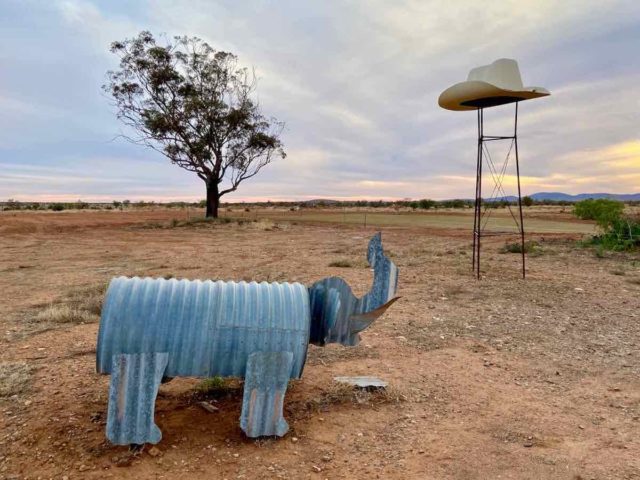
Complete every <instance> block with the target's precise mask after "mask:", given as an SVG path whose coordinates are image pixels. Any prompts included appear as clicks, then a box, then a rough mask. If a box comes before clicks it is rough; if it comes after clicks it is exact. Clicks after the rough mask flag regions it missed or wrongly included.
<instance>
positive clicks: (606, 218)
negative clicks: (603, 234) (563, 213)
mask: <svg viewBox="0 0 640 480" xmlns="http://www.w3.org/2000/svg"><path fill="white" fill-rule="evenodd" d="M623 211H624V203H622V202H619V201H617V200H610V199H608V198H599V199H597V200H594V199H593V198H589V199H587V200H582V201H581V202H578V203H576V204H575V206H574V207H573V213H574V214H575V216H576V217H578V218H581V219H583V220H595V221H596V223H597V224H598V226H599V227H600V228H602V229H605V230H606V229H608V228H609V227H611V226H612V225H613V223H614V222H616V221H617V220H619V219H620V218H621V217H622V212H623Z"/></svg>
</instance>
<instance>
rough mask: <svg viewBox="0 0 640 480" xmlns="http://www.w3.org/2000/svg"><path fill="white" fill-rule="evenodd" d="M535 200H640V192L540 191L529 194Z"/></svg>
mask: <svg viewBox="0 0 640 480" xmlns="http://www.w3.org/2000/svg"><path fill="white" fill-rule="evenodd" d="M529 196H530V197H531V198H533V199H534V200H555V201H565V202H579V201H580V200H586V199H587V198H594V199H597V198H610V199H612V200H620V201H622V202H630V201H640V193H621V194H617V193H579V194H577V195H569V194H568V193H562V192H539V193H534V194H533V195H529Z"/></svg>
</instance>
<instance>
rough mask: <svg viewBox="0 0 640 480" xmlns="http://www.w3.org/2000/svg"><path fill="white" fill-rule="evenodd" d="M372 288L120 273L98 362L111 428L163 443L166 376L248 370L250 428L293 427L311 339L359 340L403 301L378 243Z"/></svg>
mask: <svg viewBox="0 0 640 480" xmlns="http://www.w3.org/2000/svg"><path fill="white" fill-rule="evenodd" d="M367 256H368V259H369V262H370V264H371V265H372V267H373V268H374V282H373V286H372V289H371V291H370V292H369V293H368V294H367V295H365V296H364V297H362V298H361V299H358V298H356V297H355V296H354V295H353V293H352V291H351V288H350V287H349V285H348V284H347V283H346V282H345V281H344V280H342V279H340V278H337V277H331V278H327V279H324V280H321V281H319V282H316V283H315V284H314V285H312V286H311V287H310V288H309V289H307V288H306V287H305V286H304V285H301V284H299V283H266V282H262V283H256V282H251V283H246V282H239V283H236V282H222V281H217V282H213V281H210V280H207V281H200V280H195V281H189V280H176V279H170V280H165V279H153V278H138V277H135V278H126V277H119V278H116V279H113V280H112V281H111V284H110V285H109V289H108V291H107V295H106V298H105V301H104V306H103V310H102V319H101V322H100V330H99V333H98V346H97V356H96V366H97V370H98V372H100V373H111V375H112V378H111V386H110V393H109V413H108V419H107V436H108V438H109V440H111V441H112V442H113V443H116V444H131V443H145V442H150V443H156V442H158V441H159V440H160V437H161V433H160V430H159V429H158V427H157V426H156V425H155V424H154V423H153V410H154V403H155V398H156V394H157V390H158V387H159V384H160V381H161V379H162V377H163V376H166V377H175V376H197V377H211V376H215V375H220V376H237V377H245V392H244V400H243V409H242V416H241V419H240V420H241V426H242V428H243V429H244V430H245V432H246V433H247V435H248V436H251V437H255V436H262V435H284V433H286V431H287V429H288V425H287V423H286V421H285V420H284V418H282V402H283V399H284V394H285V391H286V388H287V383H288V380H289V378H299V377H300V375H301V373H302V368H303V366H304V361H305V357H306V352H307V346H308V344H309V341H310V339H311V341H312V342H313V343H317V344H320V345H324V344H325V343H329V342H339V343H342V344H343V345H355V344H357V342H358V340H359V336H358V332H360V331H362V330H363V329H364V328H366V327H368V326H369V325H370V324H371V322H373V321H374V320H375V319H376V318H377V317H378V316H380V315H381V314H382V313H384V311H385V310H386V308H388V306H389V305H390V304H391V303H393V301H395V298H393V295H394V294H395V291H396V287H397V277H398V275H397V268H396V266H395V265H394V264H393V262H391V261H390V260H389V259H388V258H387V257H385V256H384V252H383V250H382V242H381V238H380V234H378V235H376V236H374V237H373V238H372V239H371V241H370V243H369V250H368V255H367Z"/></svg>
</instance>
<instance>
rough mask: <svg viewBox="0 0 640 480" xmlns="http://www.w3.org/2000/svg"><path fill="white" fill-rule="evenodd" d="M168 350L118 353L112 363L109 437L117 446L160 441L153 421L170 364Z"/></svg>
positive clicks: (108, 416)
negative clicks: (163, 351)
mask: <svg viewBox="0 0 640 480" xmlns="http://www.w3.org/2000/svg"><path fill="white" fill-rule="evenodd" d="M168 360H169V355H168V354H166V353H143V354H130V355H115V356H114V357H113V364H112V366H111V383H110V386H109V409H108V412H107V438H108V439H109V441H110V442H111V443H114V444H116V445H130V444H132V443H134V444H143V443H158V442H159V441H160V439H161V438H162V433H161V432H160V429H159V428H158V426H157V425H156V424H155V423H154V421H153V412H154V409H155V403H156V395H157V394H158V387H159V386H160V381H161V380H162V374H163V373H164V370H165V368H166V366H167V362H168Z"/></svg>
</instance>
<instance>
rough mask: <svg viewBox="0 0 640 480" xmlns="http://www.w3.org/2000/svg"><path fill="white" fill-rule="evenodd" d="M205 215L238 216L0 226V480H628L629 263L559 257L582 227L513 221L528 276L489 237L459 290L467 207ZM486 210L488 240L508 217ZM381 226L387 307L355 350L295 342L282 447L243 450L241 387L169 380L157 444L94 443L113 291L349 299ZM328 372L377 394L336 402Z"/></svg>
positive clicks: (23, 220) (103, 404)
mask: <svg viewBox="0 0 640 480" xmlns="http://www.w3.org/2000/svg"><path fill="white" fill-rule="evenodd" d="M198 213H200V212H198ZM223 213H224V216H226V217H231V218H233V219H239V220H241V222H236V221H229V223H224V222H217V223H211V222H202V221H199V220H198V219H197V218H194V217H195V215H196V212H194V211H184V210H167V209H157V210H141V211H125V212H120V211H102V212H97V211H96V212H94V211H78V212H60V213H41V212H24V213H13V212H3V213H0V292H1V296H0V298H1V300H0V324H1V327H2V330H1V331H2V337H1V340H0V341H1V344H0V352H1V353H0V478H1V477H2V476H4V478H11V479H26V478H29V479H37V478H43V479H45V478H56V479H59V478H64V477H65V476H66V477H68V478H69V479H75V478H89V479H101V478H123V479H134V478H135V479H146V478H149V479H156V478H166V479H173V478H178V479H199V478H202V479H204V478H207V479H209V478H220V479H222V478H228V479H237V478H238V479H241V478H246V479H254V478H265V479H267V478H269V479H270V478H289V479H298V478H311V479H316V478H317V479H325V478H328V479H340V478H342V479H350V478H392V479H408V478H410V479H414V478H415V479H494V478H502V479H572V480H579V479H635V478H640V455H639V452H640V437H639V436H638V429H639V428H640V324H639V320H640V308H639V307H640V258H639V257H638V255H637V254H635V255H632V254H605V255H600V256H597V255H596V254H595V252H594V250H593V249H590V248H583V247H580V246H578V245H577V241H578V240H580V239H581V238H582V236H583V235H584V234H588V233H591V232H593V231H594V227H593V225H592V224H590V223H588V222H580V221H576V220H574V219H572V218H571V216H570V214H569V213H567V212H563V211H562V210H561V209H558V208H555V209H554V208H548V209H544V208H538V209H531V210H527V211H526V219H525V222H526V223H525V225H526V226H527V231H529V232H530V234H529V239H531V240H535V241H537V242H538V244H539V248H538V249H537V250H536V253H535V255H531V256H529V257H528V258H527V279H526V280H524V281H523V280H522V279H521V278H520V276H519V272H520V271H519V269H520V263H519V262H520V256H519V255H517V254H509V253H501V249H502V247H503V246H504V243H505V242H508V241H512V240H513V239H515V238H516V237H515V236H514V237H489V238H488V239H487V240H486V242H484V250H483V264H482V265H483V275H482V279H481V280H479V281H478V280H476V279H475V278H474V277H473V276H472V274H471V271H470V264H471V259H470V253H471V245H470V243H471V242H470V234H469V229H470V224H471V223H472V217H471V214H470V212H468V211H464V212H456V211H450V212H428V213H410V212H393V211H389V212H382V213H381V212H376V211H366V212H365V211H364V210H359V211H340V210H327V211H325V210H318V211H313V212H308V211H287V210H277V209H262V210H258V211H249V212H246V211H245V210H244V209H236V208H234V209H232V210H231V211H228V210H225V211H224V212H223ZM365 213H366V214H367V226H366V227H365V226H364V221H362V223H361V220H364V218H363V217H364V214H365ZM495 213H496V215H495V218H497V219H498V222H497V224H496V227H495V228H496V229H502V228H503V227H505V228H506V226H507V224H508V223H509V222H510V221H511V220H510V217H509V216H508V215H509V213H508V212H505V211H497V212H495ZM231 218H230V219H229V220H231ZM255 220H257V221H255ZM509 224H510V223H509ZM378 230H382V232H383V243H384V245H385V248H386V249H387V251H388V252H389V254H390V256H391V258H392V259H393V260H394V262H396V264H397V265H398V267H399V268H400V279H399V292H398V293H399V295H401V296H402V298H401V300H399V301H398V302H397V303H396V304H395V305H394V306H393V307H392V308H391V309H389V310H388V312H387V313H386V314H385V315H384V316H383V317H381V318H380V319H379V320H378V321H377V322H376V323H375V324H374V325H373V326H372V327H371V328H370V329H368V330H367V331H365V332H364V333H363V335H362V337H363V341H362V343H361V344H360V345H359V346H357V347H353V348H346V347H341V346H336V345H331V346H329V347H327V348H316V347H311V348H310V351H309V358H308V361H307V365H306V367H305V371H304V374H303V377H302V379H301V380H299V381H295V382H292V384H291V385H290V388H289V390H288V393H287V397H286V400H285V417H286V418H287V420H288V421H289V424H290V426H291V431H290V432H289V433H288V434H287V436H286V437H284V438H282V439H271V438H268V439H260V440H251V439H247V438H246V437H244V436H243V434H242V432H241V430H240V429H239V427H238V417H239V414H240V404H241V397H242V390H241V388H240V385H239V382H237V381H236V382H234V381H229V382H227V383H225V384H224V385H223V386H216V387H215V388H208V389H203V388H202V383H201V381H200V380H198V379H175V380H173V381H172V382H170V383H168V384H166V385H163V386H162V387H161V391H160V394H159V396H158V401H157V407H156V422H157V423H158V425H159V426H160V428H161V429H162V431H163V439H162V441H161V442H160V443H159V444H158V445H157V446H156V448H155V449H151V448H150V446H146V447H145V448H144V449H143V451H142V452H138V453H132V452H129V450H128V449H127V448H126V447H116V446H112V445H110V444H109V443H108V442H107V441H106V440H105V437H104V424H105V420H106V409H107V390H108V377H104V376H100V375H97V374H96V373H95V346H96V336H97V330H98V318H99V316H98V313H99V308H100V300H101V298H102V295H103V292H104V288H105V286H106V284H107V282H108V281H109V279H110V278H112V277H114V276H119V275H129V276H131V275H138V276H164V277H176V278H190V279H195V278H201V279H205V278H211V279H223V280H257V281H261V280H266V281H285V280H286V281H299V282H303V283H305V284H310V283H312V282H314V281H315V280H318V279H320V278H323V277H326V276H330V275H339V276H342V277H343V278H345V279H346V280H347V281H348V282H349V283H350V285H351V286H352V287H353V288H354V290H355V293H356V294H357V295H361V294H363V293H365V292H366V291H367V290H368V288H369V286H370V284H371V281H372V272H371V270H370V269H369V268H368V267H367V264H366V260H365V252H366V246H367V241H368V239H369V238H370V236H371V235H372V234H373V233H374V232H376V231H378ZM331 265H343V267H337V266H331ZM339 375H373V376H378V377H380V378H383V379H384V380H386V381H388V382H389V384H390V386H389V388H388V390H386V391H383V392H353V391H351V390H348V389H344V388H340V387H338V386H337V385H336V384H335V382H334V381H333V377H335V376H339ZM201 401H207V402H209V403H210V404H212V405H214V406H216V407H217V409H218V410H217V411H215V412H214V413H211V412H209V411H207V410H205V409H203V408H201V406H200V404H199V402H201Z"/></svg>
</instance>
